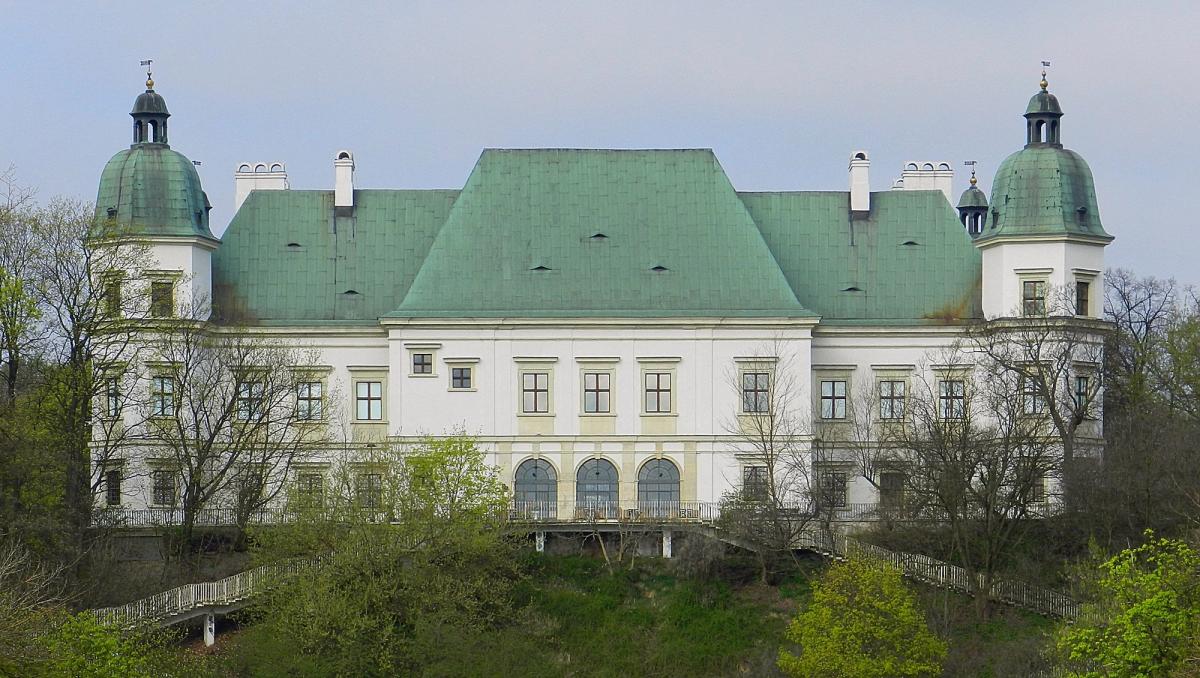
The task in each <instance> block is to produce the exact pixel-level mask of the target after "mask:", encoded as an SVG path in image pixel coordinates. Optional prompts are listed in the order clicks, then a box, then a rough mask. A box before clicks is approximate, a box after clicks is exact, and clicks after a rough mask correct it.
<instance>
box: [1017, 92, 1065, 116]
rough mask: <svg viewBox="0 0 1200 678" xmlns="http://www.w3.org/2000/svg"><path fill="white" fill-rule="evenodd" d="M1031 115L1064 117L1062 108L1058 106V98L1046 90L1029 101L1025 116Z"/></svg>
mask: <svg viewBox="0 0 1200 678" xmlns="http://www.w3.org/2000/svg"><path fill="white" fill-rule="evenodd" d="M1030 114H1035V115H1037V114H1049V115H1062V108H1060V107H1059V105H1058V97H1056V96H1054V95H1053V94H1051V93H1049V92H1047V91H1045V90H1042V91H1041V92H1038V93H1037V94H1034V95H1033V97H1032V98H1030V99H1029V105H1028V106H1026V107H1025V115H1030Z"/></svg>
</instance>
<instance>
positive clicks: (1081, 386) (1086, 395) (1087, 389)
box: [1075, 376, 1092, 412]
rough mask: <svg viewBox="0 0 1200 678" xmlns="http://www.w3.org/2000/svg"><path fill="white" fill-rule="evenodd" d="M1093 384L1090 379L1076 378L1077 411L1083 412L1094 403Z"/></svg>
mask: <svg viewBox="0 0 1200 678" xmlns="http://www.w3.org/2000/svg"><path fill="white" fill-rule="evenodd" d="M1091 386H1092V383H1091V381H1090V380H1089V379H1088V377H1084V376H1077V377H1075V409H1077V410H1079V411H1081V412H1083V411H1085V410H1087V408H1088V405H1090V404H1091V402H1092V393H1091Z"/></svg>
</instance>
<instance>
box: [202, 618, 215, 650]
mask: <svg viewBox="0 0 1200 678" xmlns="http://www.w3.org/2000/svg"><path fill="white" fill-rule="evenodd" d="M215 642H217V615H215V614H213V613H212V612H209V613H208V614H206V615H204V646H205V647H212V646H213V643H215Z"/></svg>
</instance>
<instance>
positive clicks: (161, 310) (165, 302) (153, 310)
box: [150, 281, 175, 318]
mask: <svg viewBox="0 0 1200 678" xmlns="http://www.w3.org/2000/svg"><path fill="white" fill-rule="evenodd" d="M173 315H175V283H173V282H170V281H157V282H152V283H150V316H151V317H153V318H170V317H171V316H173Z"/></svg>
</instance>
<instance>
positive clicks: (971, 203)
mask: <svg viewBox="0 0 1200 678" xmlns="http://www.w3.org/2000/svg"><path fill="white" fill-rule="evenodd" d="M987 206H988V201H987V196H986V195H984V194H983V191H981V190H979V187H978V186H976V185H975V184H971V187H970V188H968V189H967V190H965V191H963V192H962V197H960V198H959V199H958V209H960V210H961V209H967V208H971V207H983V208H986V207H987Z"/></svg>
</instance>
